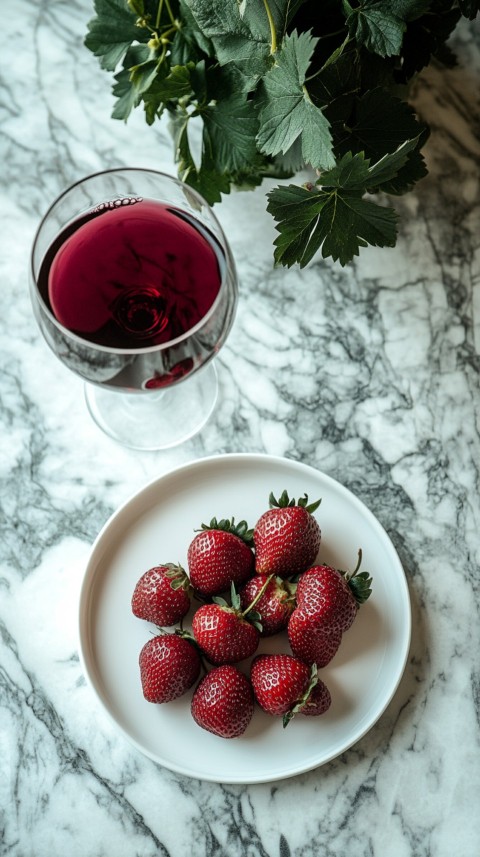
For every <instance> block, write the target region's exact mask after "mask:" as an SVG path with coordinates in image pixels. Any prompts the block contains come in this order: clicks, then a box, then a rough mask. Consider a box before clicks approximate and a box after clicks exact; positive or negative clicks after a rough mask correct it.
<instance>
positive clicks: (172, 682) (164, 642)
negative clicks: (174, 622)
mask: <svg viewBox="0 0 480 857" xmlns="http://www.w3.org/2000/svg"><path fill="white" fill-rule="evenodd" d="M139 664H140V678H141V682H142V690H143V695H144V697H145V699H146V700H147V702H171V700H172V699H177V698H178V697H179V696H182V695H183V694H184V693H185V692H186V691H187V690H188V689H189V688H190V687H192V685H193V684H194V683H195V682H196V680H197V678H198V676H199V674H200V667H201V661H200V656H199V654H198V651H197V649H196V647H195V645H194V643H192V642H189V640H188V639H187V638H186V637H183V636H181V635H179V634H160V635H158V636H157V637H152V639H151V640H149V641H148V642H147V643H145V645H144V647H143V649H142V650H141V652H140V656H139Z"/></svg>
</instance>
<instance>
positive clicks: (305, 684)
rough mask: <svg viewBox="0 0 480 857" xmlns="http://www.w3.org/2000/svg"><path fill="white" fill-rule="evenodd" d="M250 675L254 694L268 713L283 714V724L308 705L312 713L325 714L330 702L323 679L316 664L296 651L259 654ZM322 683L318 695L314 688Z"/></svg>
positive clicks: (307, 711) (307, 710) (310, 713)
mask: <svg viewBox="0 0 480 857" xmlns="http://www.w3.org/2000/svg"><path fill="white" fill-rule="evenodd" d="M250 678H251V681H252V686H253V692H254V694H255V698H256V700H257V702H258V704H259V705H260V707H261V708H263V710H264V711H266V712H267V713H268V714H273V715H275V716H277V717H283V725H284V726H287V725H288V723H289V722H290V720H291V719H292V718H293V717H294V716H295V715H296V714H298V713H299V712H303V711H304V709H306V713H308V714H309V715H314V714H323V713H324V711H326V710H327V708H328V707H329V705H330V694H329V692H328V689H327V687H326V686H325V685H324V684H323V682H320V679H319V678H318V674H317V668H316V666H315V665H313V666H312V667H311V669H309V667H307V665H306V664H304V663H303V661H301V660H299V658H296V657H294V656H293V655H285V654H279V655H257V657H256V658H254V659H253V662H252V666H251V671H250ZM318 685H319V686H320V688H319V690H318V691H316V693H315V695H314V696H312V694H313V692H314V690H315V688H316V687H317V686H318Z"/></svg>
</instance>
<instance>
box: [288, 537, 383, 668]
mask: <svg viewBox="0 0 480 857" xmlns="http://www.w3.org/2000/svg"><path fill="white" fill-rule="evenodd" d="M361 561H362V552H361V551H359V552H358V563H357V566H356V568H355V570H354V571H353V572H352V573H351V574H349V573H348V572H342V571H339V570H338V569H336V568H332V567H331V566H328V565H315V566H312V568H309V569H308V570H307V571H306V572H305V573H304V574H302V576H301V577H300V580H299V581H298V584H297V607H296V608H295V610H294V611H293V613H292V615H291V617H290V620H289V623H288V639H289V642H290V646H291V649H292V652H293V653H294V654H295V655H296V656H297V657H299V658H301V659H302V660H304V661H305V663H307V664H312V663H316V664H317V666H319V667H325V666H326V665H327V664H328V663H330V661H331V660H332V658H333V657H334V655H335V654H336V652H337V650H338V647H339V645H340V642H341V639H342V634H343V633H344V631H347V630H348V629H349V628H350V627H351V625H352V623H353V621H354V619H355V616H356V615H357V612H358V609H359V607H360V605H361V604H363V603H364V602H365V601H366V600H367V598H368V597H369V596H370V593H371V591H372V590H371V583H372V578H371V577H370V576H369V574H368V572H361V573H359V568H360V564H361Z"/></svg>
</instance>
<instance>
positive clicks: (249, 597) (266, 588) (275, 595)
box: [240, 574, 296, 637]
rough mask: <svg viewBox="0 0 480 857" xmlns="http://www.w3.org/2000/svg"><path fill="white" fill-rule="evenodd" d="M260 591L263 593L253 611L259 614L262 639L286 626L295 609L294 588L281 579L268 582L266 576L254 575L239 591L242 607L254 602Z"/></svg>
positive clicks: (277, 578) (275, 578)
mask: <svg viewBox="0 0 480 857" xmlns="http://www.w3.org/2000/svg"><path fill="white" fill-rule="evenodd" d="M261 589H263V593H262V595H261V596H260V598H258V600H256V601H255V609H256V611H257V613H259V614H260V621H261V624H262V630H261V632H260V634H261V636H262V637H271V636H272V635H273V634H278V633H279V631H283V629H284V628H286V627H287V625H288V620H289V618H290V616H291V615H292V611H293V609H294V607H295V589H296V586H295V584H294V583H289V582H288V581H285V580H282V578H281V577H272V578H271V579H270V580H269V578H268V576H267V575H266V574H256V575H255V577H252V578H251V579H250V580H249V581H247V583H246V584H245V586H244V587H243V589H241V590H240V600H241V604H242V607H246V606H247V605H248V604H250V603H251V602H252V601H254V599H256V597H257V595H258V593H259V592H260V590H261Z"/></svg>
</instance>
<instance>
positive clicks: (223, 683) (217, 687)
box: [191, 664, 253, 738]
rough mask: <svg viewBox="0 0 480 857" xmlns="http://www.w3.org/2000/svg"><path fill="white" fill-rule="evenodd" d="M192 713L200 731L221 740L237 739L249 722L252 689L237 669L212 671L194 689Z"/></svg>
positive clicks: (226, 666) (250, 717) (229, 666)
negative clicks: (204, 730)
mask: <svg viewBox="0 0 480 857" xmlns="http://www.w3.org/2000/svg"><path fill="white" fill-rule="evenodd" d="M191 711H192V716H193V719H194V720H195V722H196V723H198V725H199V726H201V727H202V729H206V730H207V731H208V732H213V734H214V735H219V736H220V738H238V736H239V735H242V734H243V732H245V729H246V728H247V726H248V724H249V723H250V720H251V719H252V715H253V691H252V686H251V684H250V682H249V680H248V678H247V677H246V676H245V675H244V674H243V673H242V672H240V670H239V669H237V667H234V666H231V665H230V664H224V665H223V666H220V667H215V668H214V669H213V670H211V672H209V673H207V675H206V676H205V677H204V678H203V679H202V680H201V682H200V683H199V684H198V686H197V687H196V688H195V692H194V694H193V697H192V705H191Z"/></svg>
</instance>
